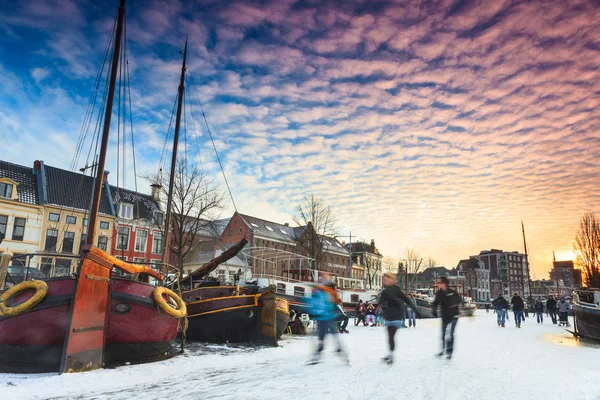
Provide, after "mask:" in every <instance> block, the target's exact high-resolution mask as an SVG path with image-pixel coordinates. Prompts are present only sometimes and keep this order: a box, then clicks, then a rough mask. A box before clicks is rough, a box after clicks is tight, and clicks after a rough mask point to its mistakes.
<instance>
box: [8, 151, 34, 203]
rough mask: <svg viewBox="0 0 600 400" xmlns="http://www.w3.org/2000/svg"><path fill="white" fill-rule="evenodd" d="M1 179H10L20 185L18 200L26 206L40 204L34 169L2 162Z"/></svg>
mask: <svg viewBox="0 0 600 400" xmlns="http://www.w3.org/2000/svg"><path fill="white" fill-rule="evenodd" d="M0 178H8V179H11V180H13V181H15V182H17V183H18V184H19V186H18V187H17V196H18V197H17V200H18V201H19V202H21V203H26V204H34V205H38V204H39V199H38V189H37V180H36V176H35V174H34V173H33V168H30V167H25V166H22V165H17V164H12V163H9V162H6V161H0Z"/></svg>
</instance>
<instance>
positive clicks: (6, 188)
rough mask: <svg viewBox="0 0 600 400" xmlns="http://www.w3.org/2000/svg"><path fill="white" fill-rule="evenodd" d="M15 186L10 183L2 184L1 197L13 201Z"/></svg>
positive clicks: (0, 186)
mask: <svg viewBox="0 0 600 400" xmlns="http://www.w3.org/2000/svg"><path fill="white" fill-rule="evenodd" d="M12 191H13V185H11V184H10V183H0V196H2V197H6V198H9V199H12Z"/></svg>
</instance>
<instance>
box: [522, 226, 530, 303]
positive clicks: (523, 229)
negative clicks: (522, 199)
mask: <svg viewBox="0 0 600 400" xmlns="http://www.w3.org/2000/svg"><path fill="white" fill-rule="evenodd" d="M521 230H522V231H523V247H524V248H525V260H527V261H526V262H527V264H526V265H527V285H528V286H529V302H531V300H532V299H533V293H532V292H531V277H530V275H529V254H528V253H527V241H526V240H525V225H524V224H523V221H521Z"/></svg>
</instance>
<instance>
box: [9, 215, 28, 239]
mask: <svg viewBox="0 0 600 400" xmlns="http://www.w3.org/2000/svg"><path fill="white" fill-rule="evenodd" d="M25 221H26V219H25V218H15V226H14V228H13V235H12V239H13V240H19V241H23V236H24V235H25Z"/></svg>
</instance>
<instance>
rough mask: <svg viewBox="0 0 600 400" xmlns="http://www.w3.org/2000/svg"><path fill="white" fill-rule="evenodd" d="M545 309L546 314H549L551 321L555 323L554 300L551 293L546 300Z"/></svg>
mask: <svg viewBox="0 0 600 400" xmlns="http://www.w3.org/2000/svg"><path fill="white" fill-rule="evenodd" d="M546 310H547V311H548V314H550V318H552V323H553V324H554V325H556V324H557V322H556V300H555V299H554V296H552V295H550V298H549V299H548V300H547V301H546Z"/></svg>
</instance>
